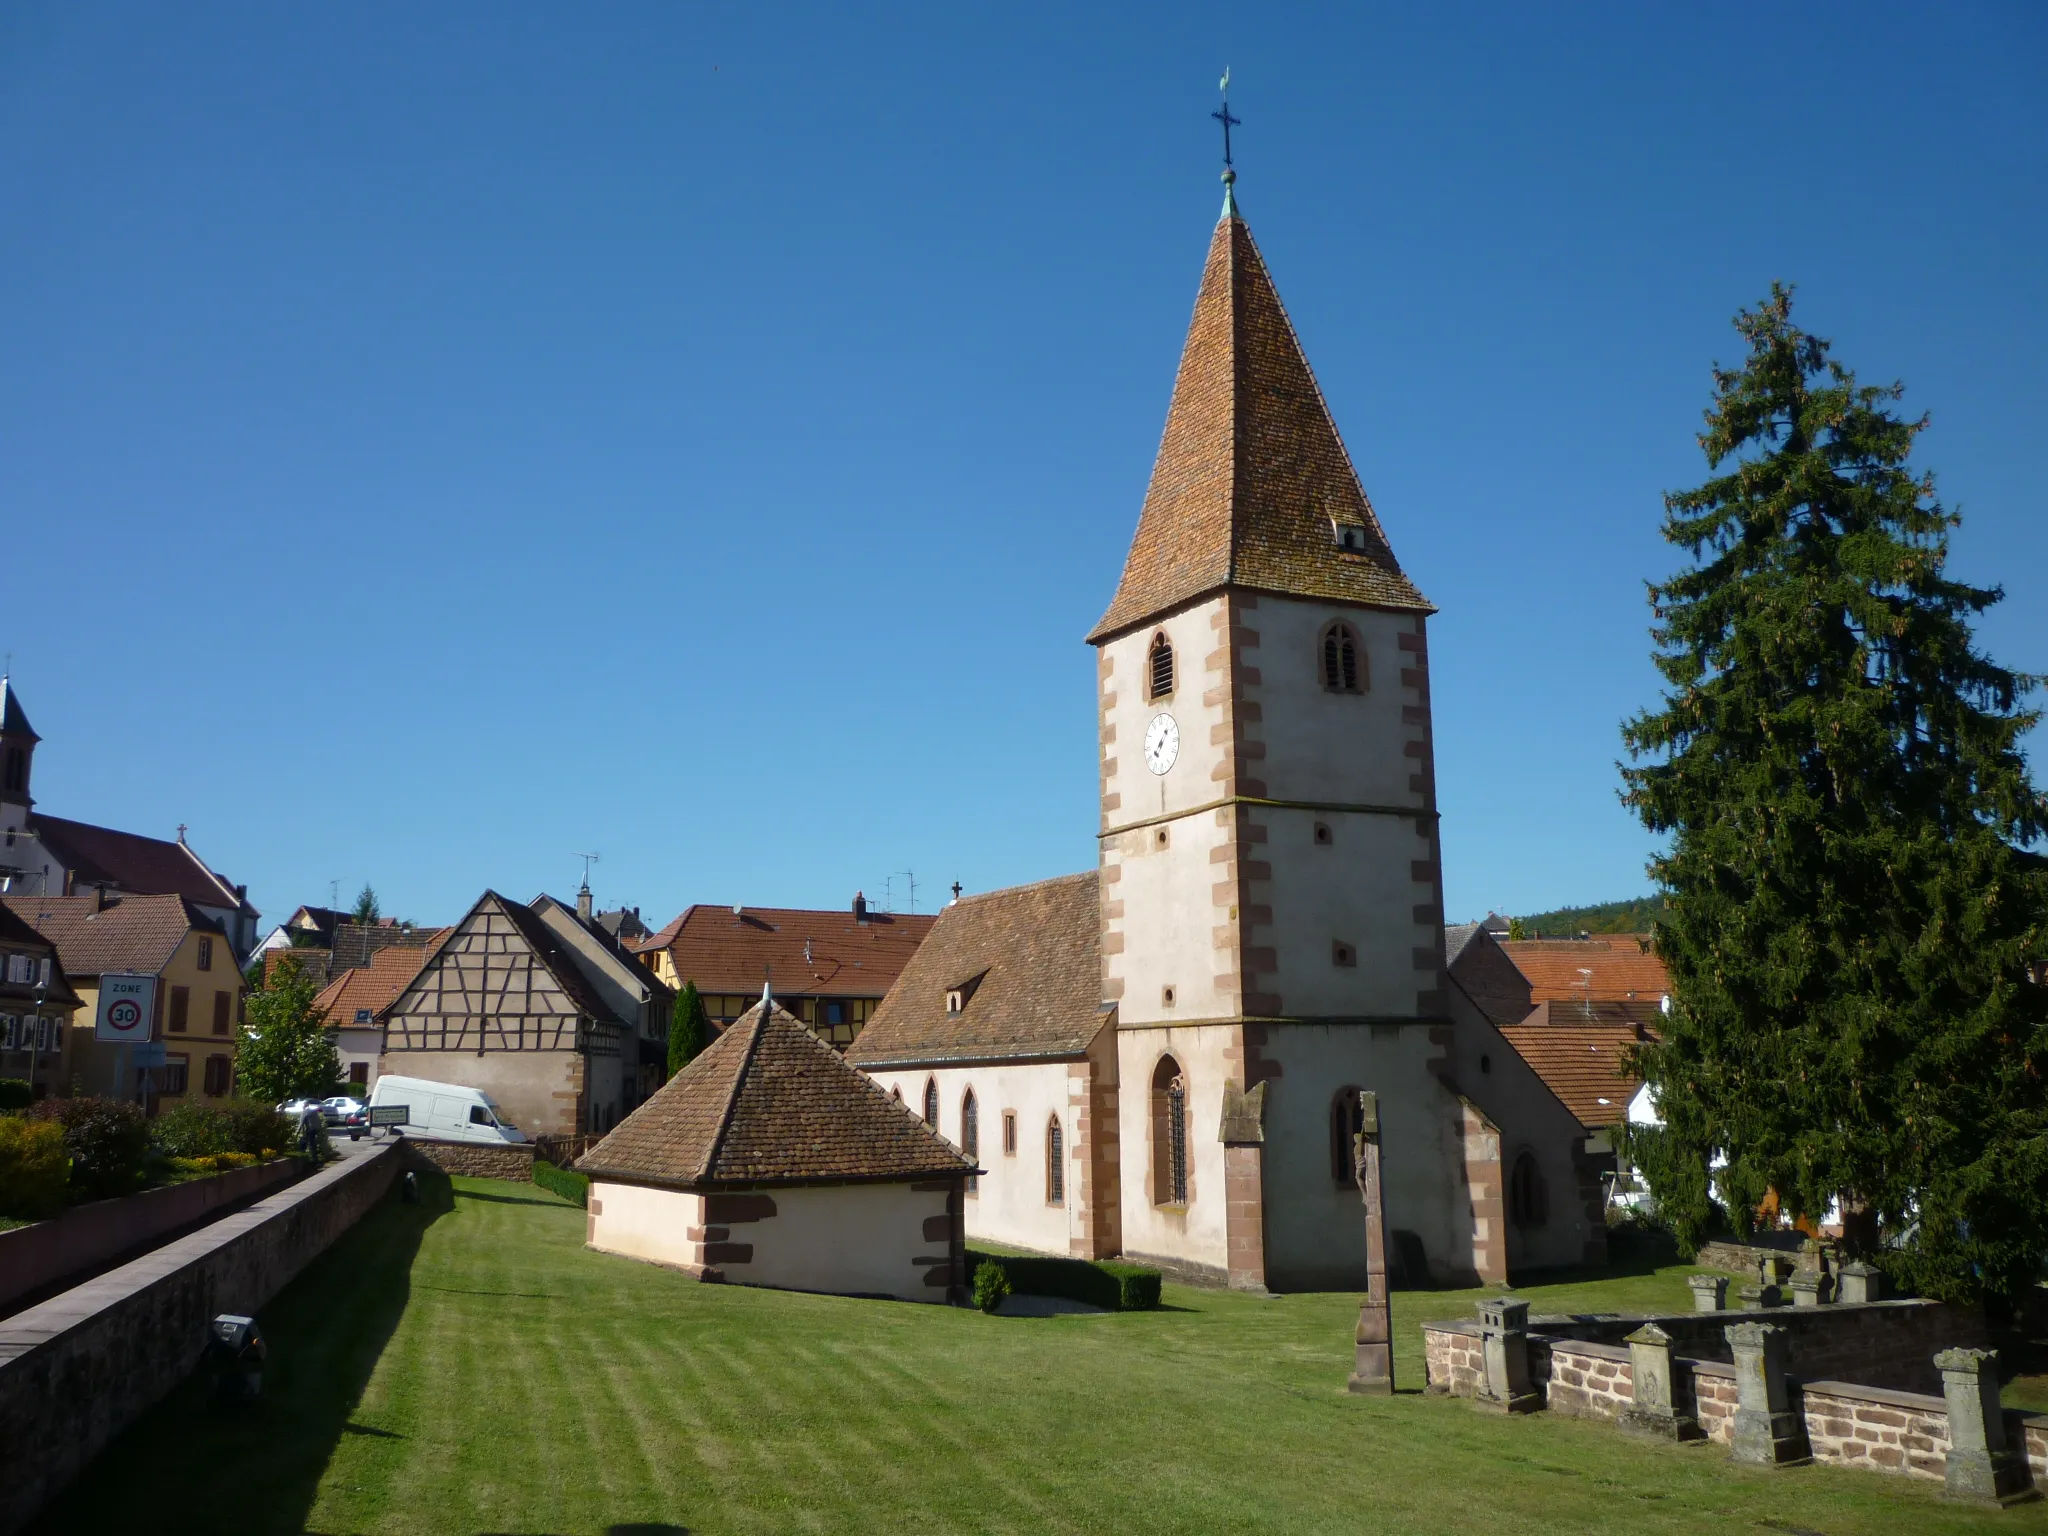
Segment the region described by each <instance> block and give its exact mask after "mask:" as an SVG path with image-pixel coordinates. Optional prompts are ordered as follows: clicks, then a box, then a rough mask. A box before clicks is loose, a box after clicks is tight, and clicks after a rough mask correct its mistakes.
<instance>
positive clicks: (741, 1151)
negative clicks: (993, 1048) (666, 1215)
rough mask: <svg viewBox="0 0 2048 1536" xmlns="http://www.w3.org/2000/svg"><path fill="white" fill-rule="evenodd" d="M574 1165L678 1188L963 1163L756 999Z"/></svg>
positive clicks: (956, 1167)
mask: <svg viewBox="0 0 2048 1536" xmlns="http://www.w3.org/2000/svg"><path fill="white" fill-rule="evenodd" d="M576 1166H577V1167H578V1168H579V1169H581V1170H582V1171H583V1172H584V1173H587V1174H590V1175H591V1176H592V1177H594V1178H605V1177H607V1176H609V1177H614V1178H619V1179H624V1180H629V1181H633V1182H641V1183H650V1184H667V1185H675V1186H680V1187H683V1188H688V1189H702V1188H706V1187H715V1186H718V1185H731V1184H807V1183H820V1182H828V1181H846V1180H884V1179H890V1180H893V1179H919V1178H945V1177H950V1176H953V1175H958V1174H964V1173H969V1172H972V1171H973V1168H974V1164H973V1163H972V1162H970V1161H969V1160H968V1159H967V1158H965V1157H963V1156H961V1155H960V1153H959V1152H958V1151H957V1150H956V1149H955V1148H954V1146H953V1144H952V1143H951V1142H949V1141H947V1140H945V1139H944V1138H943V1137H941V1136H940V1135H939V1134H938V1133H937V1132H936V1131H934V1130H933V1129H932V1128H931V1127H930V1126H928V1125H926V1124H925V1123H924V1121H922V1120H920V1119H919V1118H918V1117H917V1116H916V1115H913V1114H912V1113H910V1111H909V1110H907V1109H905V1108H904V1107H903V1105H902V1104H900V1103H899V1102H897V1101H896V1100H895V1099H892V1098H891V1097H890V1096H889V1095H888V1094H886V1093H884V1092H883V1091H882V1090H881V1088H880V1087H878V1086H877V1085H876V1084H875V1083H874V1082H873V1081H871V1080H870V1079H869V1078H868V1077H867V1076H866V1075H865V1074H864V1073H861V1072H857V1071H855V1070H854V1069H853V1068H852V1067H849V1066H848V1065H847V1064H846V1063H845V1062H844V1061H842V1060H840V1058H839V1053H838V1052H837V1051H835V1050H834V1049H833V1048H832V1047H831V1046H829V1045H827V1044H826V1043H825V1042H824V1041H823V1040H820V1039H819V1038H818V1037H817V1036H816V1035H814V1034H812V1033H811V1032H810V1030H808V1029H806V1028H805V1027H804V1026H803V1025H802V1024H800V1023H799V1022H797V1020H795V1019H793V1018H791V1017H790V1016H789V1014H787V1013H785V1012H784V1011H783V1010H782V1009H780V1008H776V1007H772V1006H767V1005H764V1004H760V1003H756V1004H755V1005H754V1006H753V1007H752V1008H750V1009H748V1010H747V1011H746V1012H745V1013H744V1014H742V1015H741V1016H740V1017H739V1018H738V1019H737V1020H735V1021H734V1023H733V1025H732V1027H731V1028H730V1029H728V1030H726V1032H725V1033H724V1034H722V1035H720V1036H719V1037H718V1039H717V1040H715V1041H713V1042H712V1043H711V1045H709V1046H708V1047H706V1049H705V1050H704V1053H703V1054H702V1055H700V1056H699V1057H698V1058H697V1059H696V1060H695V1061H693V1062H691V1063H690V1064H689V1065H688V1066H687V1067H685V1068H683V1070H682V1071H681V1072H679V1073H677V1074H676V1075H675V1076H674V1077H672V1078H670V1079H669V1081H668V1082H667V1083H666V1084H664V1085H663V1086H662V1088H661V1089H660V1090H659V1091H658V1092H657V1093H656V1094H655V1095H654V1097H653V1098H651V1099H649V1100H648V1101H647V1102H646V1103H645V1104H643V1105H641V1106H640V1107H639V1108H638V1109H636V1110H634V1111H633V1113H632V1114H630V1115H628V1116H627V1117H626V1118H625V1120H624V1121H623V1122H622V1123H621V1124H620V1125H619V1127H618V1129H617V1130H615V1131H613V1132H612V1133H611V1134H610V1135H609V1136H607V1137H605V1139H604V1140H603V1141H600V1142H599V1143H598V1144H597V1145H596V1146H594V1147H592V1148H591V1149H590V1150H589V1151H588V1152H586V1153H585V1154H584V1155H583V1157H582V1158H581V1159H580V1160H578V1162H577V1164H576Z"/></svg>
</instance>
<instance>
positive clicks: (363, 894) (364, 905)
mask: <svg viewBox="0 0 2048 1536" xmlns="http://www.w3.org/2000/svg"><path fill="white" fill-rule="evenodd" d="M383 915H384V914H383V913H382V912H381V911H379V910H378V907H377V893H376V891H374V890H373V889H371V887H370V886H369V884H368V883H367V882H365V884H364V885H363V888H362V889H361V890H360V891H358V892H356V905H355V910H354V911H353V912H351V913H349V916H350V917H352V918H354V919H355V920H356V921H357V922H358V923H360V924H362V925H363V926H364V927H365V928H367V927H369V926H370V925H371V924H372V923H374V922H376V921H377V919H378V918H380V917H382V916H383Z"/></svg>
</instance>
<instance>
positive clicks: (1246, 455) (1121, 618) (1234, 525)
mask: <svg viewBox="0 0 2048 1536" xmlns="http://www.w3.org/2000/svg"><path fill="white" fill-rule="evenodd" d="M1233 193H1234V188H1233V187H1232V186H1231V185H1230V183H1228V182H1226V184H1225V202H1224V213H1223V217H1222V219H1221V220H1219V221H1218V223H1217V225H1216V233H1215V235H1214V237H1213V238H1212V239H1211V240H1210V242H1209V259H1208V263H1207V265H1206V266H1205V267H1204V268H1203V271H1202V287H1201V291H1200V293H1199V294H1198V295H1197V296H1196V298H1195V313H1194V319H1193V321H1192V322H1191V323H1190V324H1189V326H1188V335H1187V342H1186V345H1185V346H1184V347H1183V349H1182V351H1181V359H1180V372H1179V374H1178V376H1177V377H1176V378H1175V380H1174V385H1173V403H1172V405H1171V406H1170V407H1169V408H1168V410H1167V413H1166V431H1165V434H1164V436H1163V437H1162V438H1161V440H1160V444H1159V457H1158V459H1157V461H1156V462H1155V463H1154V465H1153V469H1152V483H1151V485H1150V487H1149V488H1148V489H1147V490H1146V492H1145V505H1144V509H1143V510H1142V511H1141V512H1140V513H1139V515H1138V531H1137V534H1136V536H1135V537H1134V538H1133V539H1132V541H1131V550H1130V554H1129V556H1128V557H1127V559H1126V560H1125V563H1124V573H1123V579H1122V581H1120V582H1119V583H1118V584H1117V590H1116V597H1115V599H1114V600H1113V601H1112V602H1111V603H1110V605H1109V611H1108V612H1107V613H1105V614H1104V615H1103V616H1102V621H1101V622H1100V623H1099V624H1097V625H1096V626H1095V629H1094V631H1093V633H1091V634H1090V635H1089V637H1088V638H1089V640H1090V641H1091V642H1092V643H1095V644H1100V643H1101V642H1103V641H1105V640H1108V639H1110V638H1112V637H1113V636H1115V635H1117V634H1120V633H1122V632H1123V631H1126V630H1129V629H1132V628H1134V627H1136V626H1137V625H1140V624H1143V623H1146V622H1148V621H1149V620H1151V619H1153V618H1156V617H1158V616H1159V615H1161V614H1163V613H1166V612H1168V611H1169V610H1171V609H1173V608H1176V607H1178V606H1180V605H1181V604H1183V603H1185V602H1187V601H1189V600H1190V599H1193V598H1196V597H1199V596H1201V595H1202V594H1203V593H1205V592H1212V591H1216V590H1218V589H1220V588H1224V587H1236V588H1242V589H1244V590H1247V591H1258V592H1273V593H1279V594H1282V595H1285V596H1291V597H1309V598H1322V599H1329V600H1334V601H1338V602H1350V603H1363V604H1369V605H1371V606H1373V607H1377V608H1392V609H1402V610H1407V611H1411V612H1418V613H1431V612H1434V611H1435V610H1434V608H1433V607H1432V605H1431V604H1430V602H1429V601H1428V599H1426V598H1425V597H1424V596H1423V595H1422V594H1421V593H1420V592H1418V591H1417V590H1416V589H1415V586H1414V584H1413V583H1412V582H1410V581H1409V580H1408V577H1407V576H1406V574H1405V573H1403V571H1402V570H1401V567H1400V564H1399V562H1398V561H1396V560H1395V558H1394V553H1393V550H1392V549H1391V548H1390V547H1389V546H1388V544H1387V538H1386V534H1385V533H1384V531H1383V530H1382V529H1381V528H1380V524H1379V519H1378V517H1377V516H1375V515H1374V512H1373V509H1372V503H1371V502H1370V501H1369V500H1367V498H1366V494H1365V490H1364V488H1363V487H1362V486H1361V485H1360V484H1359V482H1358V474H1357V472H1356V471H1355V470H1354V469H1353V468H1352V467H1351V458H1350V455H1349V454H1347V453H1346V452H1345V450H1344V443H1343V439H1342V438H1341V437H1339V436H1338V433H1337V426H1336V423H1335V422H1334V421H1332V420H1331V418H1330V411H1329V407H1328V406H1327V405H1326V404H1324V401H1323V395H1322V391H1321V390H1320V389H1319V388H1317V386H1316V381H1315V376H1314V374H1312V373H1311V372H1310V371H1309V366H1308V359H1307V358H1306V357H1305V356H1304V355H1303V354H1302V350H1301V343H1300V341H1299V340H1298V339H1297V338H1296V336H1295V334H1294V327H1293V326H1292V325H1291V324H1290V323H1289V322H1288V319H1287V311H1286V310H1285V309H1284V308H1283V307H1282V306H1281V303H1280V296H1279V294H1278V293H1277V292H1275V291H1274V288H1273V280H1272V278H1271V277H1269V276H1268V275H1267V272H1266V264H1265V262H1264V261H1263V260H1262V259H1261V258H1260V255H1259V248H1258V246H1257V245H1256V244H1254V243H1253V241H1252V235H1251V230H1250V229H1248V228H1247V227H1246V225H1245V222H1244V219H1243V217H1242V216H1241V215H1240V214H1239V213H1238V211H1237V204H1236V199H1235V197H1234V195H1233Z"/></svg>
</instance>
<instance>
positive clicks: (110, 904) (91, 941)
mask: <svg viewBox="0 0 2048 1536" xmlns="http://www.w3.org/2000/svg"><path fill="white" fill-rule="evenodd" d="M0 902H4V903H5V905H6V906H7V908H8V910H9V911H11V912H12V913H13V914H14V915H15V916H16V917H18V918H20V919H21V920H22V921H24V922H26V923H28V924H30V925H31V926H32V927H33V928H34V929H35V930H36V931H37V932H38V933H40V934H41V935H42V936H43V937H44V938H45V939H47V940H48V941H49V942H50V943H51V944H53V945H54V946H55V947H56V951H57V955H58V958H59V960H60V962H61V963H62V965H63V968H64V975H65V978H66V980H67V981H68V982H69V983H70V985H71V987H72V989H73V991H74V992H76V994H77V996H78V999H79V1008H78V1015H77V1017H78V1026H77V1027H75V1028H72V1029H69V1030H66V1031H65V1046H64V1051H63V1060H62V1065H61V1068H60V1070H61V1072H62V1078H61V1080H60V1081H61V1083H62V1088H61V1089H60V1090H59V1091H61V1092H65V1093H69V1092H71V1091H72V1089H73V1088H74V1087H75V1088H76V1090H77V1092H78V1093H80V1094H98V1095H104V1096H106V1097H109V1098H119V1099H130V1100H137V1101H139V1102H141V1103H143V1104H144V1105H145V1106H146V1107H148V1108H149V1109H150V1110H151V1112H152V1113H155V1112H157V1111H159V1110H163V1109H169V1108H172V1107H174V1106H175V1105H178V1104H182V1103H186V1102H188V1101H197V1102H202V1103H204V1102H213V1101H218V1100H221V1099H226V1098H229V1097H231V1096H232V1095H233V1093H234V1086H235V1050H236V1039H237V1031H238V1030H239V1028H240V1026H241V1021H242V993H243V990H244V989H243V982H242V973H241V971H240V970H239V969H237V967H236V964H235V952H234V946H233V945H232V944H231V943H230V942H229V940H228V936H227V934H226V933H225V932H224V931H223V930H222V928H221V926H220V924H219V923H217V922H215V921H214V920H213V919H212V918H211V917H209V916H208V915H207V914H206V913H204V912H201V911H200V910H199V909H198V908H196V907H195V906H193V904H192V903H191V902H189V901H186V900H185V899H184V898H183V897H181V896H168V895H154V896H113V895H102V894H100V893H98V892H94V893H93V894H92V895H89V896H27V897H24V896H16V895H11V894H10V895H8V896H5V897H0ZM106 975H138V976H150V977H154V978H155V980H156V987H155V993H156V1002H155V1014H154V1017H153V1018H152V1021H151V1028H150V1039H151V1043H152V1044H157V1045H161V1046H162V1047H163V1050H164V1053H165V1055H164V1065H162V1066H160V1067H148V1068H145V1067H141V1066H138V1065H137V1063H136V1061H135V1059H134V1053H133V1052H132V1051H127V1050H125V1048H124V1047H121V1046H116V1045H109V1044H103V1043H101V1042H99V1041H97V1040H95V1039H94V1038H93V1025H94V1021H95V1019H96V1017H97V1015H98V1009H99V990H100V978H101V977H102V976H106Z"/></svg>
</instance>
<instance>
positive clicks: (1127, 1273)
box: [967, 1248, 1159, 1312]
mask: <svg viewBox="0 0 2048 1536" xmlns="http://www.w3.org/2000/svg"><path fill="white" fill-rule="evenodd" d="M967 1263H968V1266H969V1267H970V1268H971V1269H973V1270H974V1272H975V1274H976V1276H977V1277H978V1276H979V1275H980V1272H981V1266H982V1265H985V1264H994V1265H996V1266H997V1267H998V1268H1000V1269H1001V1270H1002V1271H1003V1273H1004V1276H1005V1278H1006V1279H1008V1281H1009V1282H1010V1288H1011V1290H1013V1291H1015V1292H1016V1293H1017V1294H1018V1295H1021V1296H1058V1297H1062V1298H1064V1299H1065V1300H1067V1301H1079V1302H1085V1303H1087V1304H1088V1305H1089V1306H1091V1307H1101V1308H1102V1309H1103V1310H1104V1311H1105V1312H1149V1311H1151V1310H1152V1309H1153V1308H1155V1307H1157V1306H1158V1305H1159V1271H1158V1270H1156V1269H1146V1268H1145V1267H1144V1266H1142V1265H1139V1264H1120V1263H1117V1262H1115V1261H1114V1260H1104V1261H1103V1262H1101V1263H1091V1262H1090V1261H1089V1260H1087V1259H1052V1258H1037V1257H1034V1256H1028V1255H1023V1254H994V1253H982V1252H980V1251H979V1250H977V1249H972V1248H970V1249H969V1250H968V1251H967Z"/></svg>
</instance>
